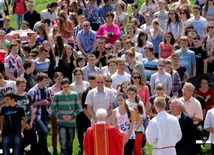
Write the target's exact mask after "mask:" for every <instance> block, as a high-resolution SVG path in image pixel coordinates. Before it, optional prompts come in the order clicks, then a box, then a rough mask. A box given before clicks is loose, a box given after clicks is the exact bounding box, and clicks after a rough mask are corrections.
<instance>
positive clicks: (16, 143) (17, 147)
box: [2, 135, 22, 155]
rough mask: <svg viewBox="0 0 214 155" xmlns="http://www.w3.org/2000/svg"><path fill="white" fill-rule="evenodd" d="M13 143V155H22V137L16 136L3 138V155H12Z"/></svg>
mask: <svg viewBox="0 0 214 155" xmlns="http://www.w3.org/2000/svg"><path fill="white" fill-rule="evenodd" d="M11 143H12V144H13V145H12V146H13V155H20V154H21V147H22V145H21V144H22V137H21V136H16V135H13V136H3V137H2V148H3V155H10V147H11V145H10V144H11Z"/></svg>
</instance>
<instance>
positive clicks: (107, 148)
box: [84, 124, 124, 155]
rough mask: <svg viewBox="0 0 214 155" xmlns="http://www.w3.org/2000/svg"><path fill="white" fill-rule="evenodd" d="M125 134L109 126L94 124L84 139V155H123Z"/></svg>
mask: <svg viewBox="0 0 214 155" xmlns="http://www.w3.org/2000/svg"><path fill="white" fill-rule="evenodd" d="M123 151H124V133H123V131H120V130H118V129H117V127H115V126H111V125H109V124H94V125H93V126H92V127H90V128H88V129H87V132H86V134H85V137H84V155H123Z"/></svg>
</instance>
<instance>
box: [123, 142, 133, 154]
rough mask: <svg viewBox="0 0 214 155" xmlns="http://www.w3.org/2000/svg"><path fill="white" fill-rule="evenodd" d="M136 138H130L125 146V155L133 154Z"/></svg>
mask: <svg viewBox="0 0 214 155" xmlns="http://www.w3.org/2000/svg"><path fill="white" fill-rule="evenodd" d="M134 143H135V139H129V140H128V142H127V143H126V145H125V148H124V155H132V152H133V150H134Z"/></svg>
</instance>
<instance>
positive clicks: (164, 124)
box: [146, 97, 182, 155]
mask: <svg viewBox="0 0 214 155" xmlns="http://www.w3.org/2000/svg"><path fill="white" fill-rule="evenodd" d="M154 106H155V109H156V111H157V112H158V115H157V116H155V117H154V118H153V119H152V120H151V121H150V122H149V125H148V127H147V129H146V138H147V141H148V143H149V144H151V145H152V146H153V150H152V155H176V150H175V145H176V143H177V142H179V140H180V139H181V137H182V133H181V128H180V125H179V122H178V119H177V118H176V117H175V116H172V115H170V114H168V113H167V112H166V111H165V106H166V102H165V99H164V98H163V97H156V98H155V100H154Z"/></svg>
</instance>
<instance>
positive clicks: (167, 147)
mask: <svg viewBox="0 0 214 155" xmlns="http://www.w3.org/2000/svg"><path fill="white" fill-rule="evenodd" d="M174 147H175V146H166V147H161V148H153V149H154V150H162V149H169V148H174Z"/></svg>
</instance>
